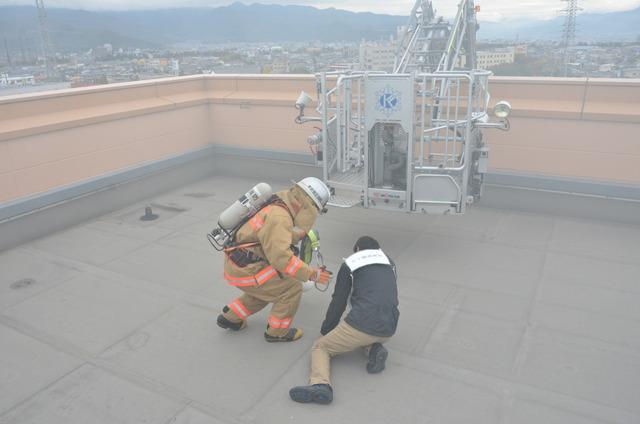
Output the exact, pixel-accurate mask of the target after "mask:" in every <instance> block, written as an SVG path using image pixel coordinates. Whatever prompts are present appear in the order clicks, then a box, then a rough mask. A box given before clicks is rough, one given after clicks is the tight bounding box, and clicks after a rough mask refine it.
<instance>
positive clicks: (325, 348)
mask: <svg viewBox="0 0 640 424" xmlns="http://www.w3.org/2000/svg"><path fill="white" fill-rule="evenodd" d="M353 251H354V254H353V255H351V256H350V257H348V258H347V259H345V262H344V264H343V265H342V267H341V268H340V272H339V273H338V277H337V280H336V287H335V290H334V293H333V298H332V300H331V304H330V305H329V309H328V310H327V316H326V318H325V320H324V322H323V323H322V329H321V333H322V335H323V337H321V338H319V339H318V340H316V342H315V343H314V344H313V348H312V350H311V375H310V377H309V385H308V386H298V387H294V388H292V389H291V390H290V391H289V395H290V396H291V399H293V400H295V401H296V402H302V403H308V402H316V403H322V404H326V403H330V402H331V401H332V400H333V389H332V387H331V381H330V360H331V357H332V356H334V355H338V354H341V353H347V352H351V351H353V350H356V349H358V348H364V349H365V353H366V354H367V356H368V362H367V367H366V368H367V371H368V372H369V373H372V374H375V373H379V372H381V371H382V370H384V367H385V361H386V359H387V355H388V352H387V350H386V349H385V348H384V346H383V345H382V343H384V342H386V341H388V340H389V338H390V337H391V336H393V334H394V333H395V331H396V328H397V326H398V317H399V315H400V312H399V311H398V290H397V286H396V271H395V265H394V264H393V262H392V261H391V260H390V259H389V258H388V257H387V256H386V255H385V254H384V253H383V252H382V250H380V245H379V244H378V242H377V241H376V240H375V239H373V238H371V237H368V236H364V237H361V238H360V239H358V241H357V242H356V244H355V246H354V248H353ZM349 299H350V300H351V310H350V311H349V313H348V314H347V317H346V318H345V319H344V321H342V322H341V321H340V319H341V317H342V314H343V313H344V310H345V308H346V306H347V302H348V301H349Z"/></svg>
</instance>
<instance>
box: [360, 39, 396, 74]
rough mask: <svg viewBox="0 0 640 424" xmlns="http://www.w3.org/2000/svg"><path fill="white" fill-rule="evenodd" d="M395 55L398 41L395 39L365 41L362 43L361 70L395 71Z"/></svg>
mask: <svg viewBox="0 0 640 424" xmlns="http://www.w3.org/2000/svg"><path fill="white" fill-rule="evenodd" d="M395 55H396V43H395V42H393V41H378V42H373V41H363V42H362V43H360V54H359V66H360V70H362V71H386V72H393V66H394V63H395V59H396V56H395Z"/></svg>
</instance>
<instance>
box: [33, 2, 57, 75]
mask: <svg viewBox="0 0 640 424" xmlns="http://www.w3.org/2000/svg"><path fill="white" fill-rule="evenodd" d="M36 8H37V9H38V22H39V23H40V37H41V39H42V55H43V56H44V66H45V68H46V74H47V79H51V78H53V76H54V69H53V65H54V56H53V45H52V44H51V38H50V37H49V25H48V23H47V11H46V9H45V8H44V1H43V0H36Z"/></svg>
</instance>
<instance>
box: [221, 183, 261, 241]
mask: <svg viewBox="0 0 640 424" xmlns="http://www.w3.org/2000/svg"><path fill="white" fill-rule="evenodd" d="M272 195H273V191H272V190H271V186H270V185H269V184H267V183H258V184H257V185H256V186H255V187H253V188H252V189H251V190H249V191H248V192H246V193H245V194H244V195H242V196H241V197H240V198H239V199H238V200H236V201H235V202H234V203H233V204H232V205H231V206H229V207H228V208H227V209H225V210H224V211H223V212H222V213H221V214H220V217H219V218H218V226H220V228H222V229H223V230H225V231H227V232H232V231H233V230H235V229H236V227H237V226H238V225H240V223H241V222H242V220H243V219H244V218H246V217H247V216H249V215H250V214H252V213H254V212H255V211H257V210H259V209H260V208H261V207H262V205H264V204H265V202H266V201H267V200H269V198H270V197H271V196H272Z"/></svg>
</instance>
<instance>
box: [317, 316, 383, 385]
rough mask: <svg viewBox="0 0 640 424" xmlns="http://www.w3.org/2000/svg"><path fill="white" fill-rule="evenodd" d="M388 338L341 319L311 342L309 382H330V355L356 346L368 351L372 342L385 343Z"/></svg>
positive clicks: (348, 350) (350, 350)
mask: <svg viewBox="0 0 640 424" xmlns="http://www.w3.org/2000/svg"><path fill="white" fill-rule="evenodd" d="M388 340H389V337H376V336H371V335H369V334H367V333H363V332H362V331H359V330H356V329H355V328H353V327H352V326H350V325H349V324H347V323H346V322H344V321H341V322H340V324H338V326H337V327H336V328H334V329H333V330H332V331H330V332H329V333H327V334H326V335H325V336H322V337H320V338H319V339H318V340H316V341H315V342H314V343H313V348H312V349H311V374H310V375H309V384H331V357H332V356H335V355H339V354H341V353H347V352H352V351H354V350H356V349H358V348H365V349H367V352H368V349H369V347H370V346H371V345H372V344H373V343H385V342H386V341H388Z"/></svg>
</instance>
